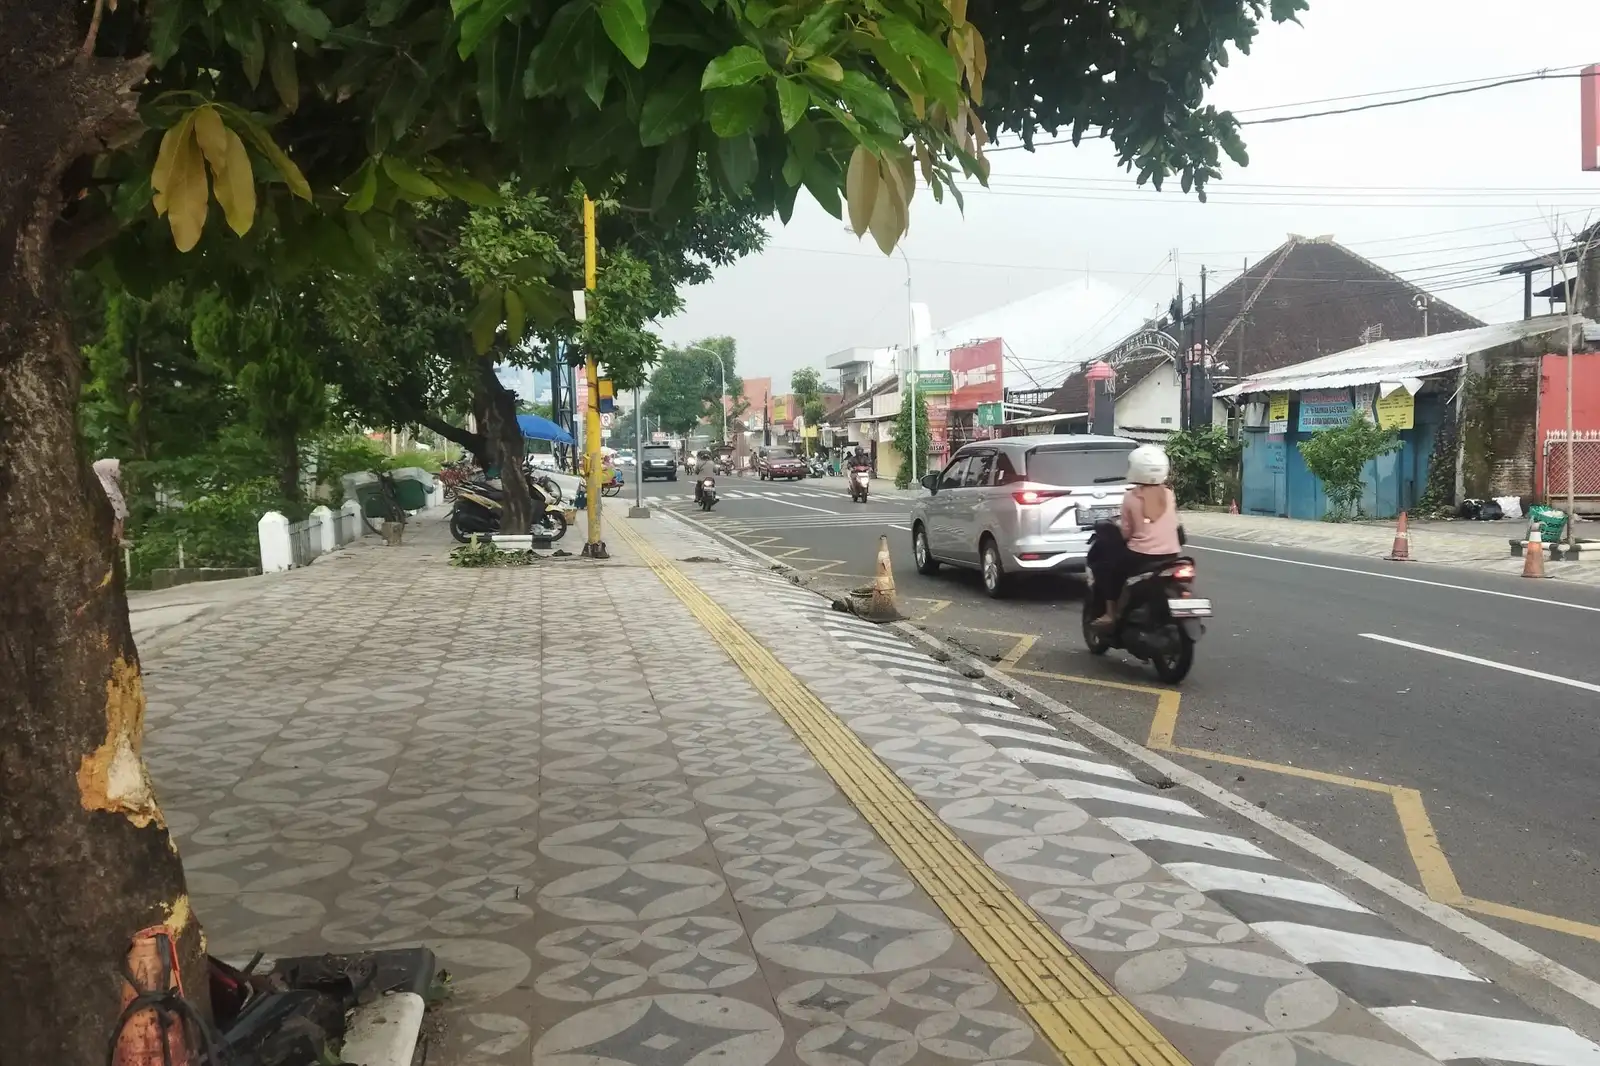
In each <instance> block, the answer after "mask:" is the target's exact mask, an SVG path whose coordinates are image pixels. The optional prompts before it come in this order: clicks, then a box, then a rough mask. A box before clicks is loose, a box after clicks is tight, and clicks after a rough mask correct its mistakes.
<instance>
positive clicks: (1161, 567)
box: [1083, 532, 1211, 685]
mask: <svg viewBox="0 0 1600 1066" xmlns="http://www.w3.org/2000/svg"><path fill="white" fill-rule="evenodd" d="M1099 535H1100V534H1099V532H1096V533H1095V536H1097V537H1098V536H1099ZM1194 574H1195V568H1194V559H1192V558H1190V557H1189V556H1187V555H1180V556H1179V557H1178V558H1176V559H1173V560H1171V561H1170V562H1165V563H1160V564H1158V565H1156V566H1153V567H1152V568H1151V569H1149V570H1147V571H1144V572H1143V573H1138V574H1134V575H1133V576H1131V577H1129V578H1128V580H1127V583H1126V584H1124V585H1123V587H1122V596H1121V598H1120V599H1119V600H1118V601H1117V620H1116V624H1115V625H1114V626H1112V627H1111V628H1110V629H1102V628H1100V627H1099V626H1096V625H1095V624H1094V623H1095V619H1096V617H1097V615H1098V613H1099V612H1098V611H1097V610H1096V608H1097V604H1096V602H1095V596H1094V594H1093V590H1094V575H1093V572H1091V573H1090V575H1089V588H1090V593H1089V595H1086V596H1085V597H1084V599H1083V642H1084V644H1086V645H1087V646H1088V648H1089V652H1090V654H1092V655H1104V654H1105V653H1106V652H1108V651H1110V650H1111V649H1112V648H1122V649H1124V650H1125V651H1127V652H1129V653H1130V654H1132V655H1133V656H1134V657H1135V658H1137V659H1139V660H1140V661H1141V662H1147V663H1149V664H1150V665H1151V666H1153V667H1155V671H1156V676H1157V677H1159V678H1160V679H1161V680H1162V681H1165V682H1166V683H1167V684H1169V685H1176V684H1177V683H1178V682H1179V681H1182V680H1183V679H1184V677H1185V676H1187V675H1188V673H1189V668H1190V667H1191V666H1193V665H1194V646H1195V642H1196V641H1198V640H1199V639H1200V637H1201V636H1202V635H1203V634H1204V633H1205V631H1206V627H1205V622H1204V621H1203V620H1204V619H1206V618H1210V617H1211V601H1210V600H1208V599H1201V598H1199V597H1196V596H1195V595H1194V591H1193V587H1192V586H1193V584H1194Z"/></svg>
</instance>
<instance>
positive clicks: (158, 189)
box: [150, 111, 194, 218]
mask: <svg viewBox="0 0 1600 1066" xmlns="http://www.w3.org/2000/svg"><path fill="white" fill-rule="evenodd" d="M193 129H194V112H193V111H191V112H189V113H188V114H187V115H184V116H183V118H181V119H179V120H178V124H177V125H176V126H173V127H172V128H171V129H169V130H167V132H166V133H164V134H162V137H161V149H160V150H159V151H158V152H157V153H156V165H155V169H154V170H152V171H151V172H150V188H151V189H153V190H154V192H155V195H154V196H153V197H152V200H153V201H154V203H155V208H156V217H157V218H159V217H161V216H162V215H164V214H166V213H167V198H166V188H167V185H168V183H170V182H171V180H172V161H173V160H174V159H176V158H177V156H178V145H180V144H182V143H183V142H184V141H186V140H187V139H188V138H189V135H190V133H191V132H192V131H193Z"/></svg>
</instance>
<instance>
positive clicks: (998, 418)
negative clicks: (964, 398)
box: [978, 403, 1006, 426]
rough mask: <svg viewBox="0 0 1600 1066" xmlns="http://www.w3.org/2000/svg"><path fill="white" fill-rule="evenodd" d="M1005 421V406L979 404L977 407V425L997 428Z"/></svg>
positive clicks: (1001, 404) (1000, 404) (999, 404)
mask: <svg viewBox="0 0 1600 1066" xmlns="http://www.w3.org/2000/svg"><path fill="white" fill-rule="evenodd" d="M1005 420H1006V405H1005V404H1003V403H980V404H979V405H978V425H980V426H998V425H1000V424H1001V423H1003V422H1004V421H1005Z"/></svg>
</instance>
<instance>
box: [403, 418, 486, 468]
mask: <svg viewBox="0 0 1600 1066" xmlns="http://www.w3.org/2000/svg"><path fill="white" fill-rule="evenodd" d="M417 424H418V425H420V426H422V427H423V428H425V429H431V430H433V431H434V432H435V433H437V434H439V436H441V437H443V438H444V439H445V440H447V441H451V442H452V443H455V444H459V445H461V446H462V447H463V448H465V449H466V450H467V451H469V452H471V453H472V459H473V461H474V462H476V463H477V464H478V465H479V466H480V467H484V468H487V467H488V465H489V458H490V456H489V442H488V441H487V440H485V439H484V436H483V434H482V433H471V432H468V431H467V430H464V429H462V428H461V427H460V426H453V425H451V424H450V423H449V422H446V421H445V420H444V419H442V418H437V417H435V416H433V415H430V414H426V413H424V414H422V415H419V416H418V418H417Z"/></svg>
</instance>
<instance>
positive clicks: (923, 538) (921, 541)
mask: <svg viewBox="0 0 1600 1066" xmlns="http://www.w3.org/2000/svg"><path fill="white" fill-rule="evenodd" d="M911 554H912V557H913V558H915V559H916V560H917V573H919V574H937V573H938V572H939V560H937V559H935V558H934V557H933V552H932V551H931V550H930V549H929V548H928V531H927V530H926V529H924V528H923V527H922V523H921V522H918V523H917V524H916V526H915V527H914V528H913V529H912V530H911Z"/></svg>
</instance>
